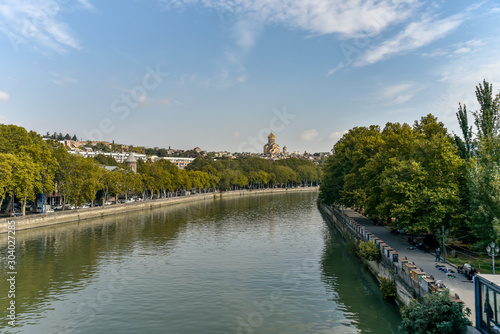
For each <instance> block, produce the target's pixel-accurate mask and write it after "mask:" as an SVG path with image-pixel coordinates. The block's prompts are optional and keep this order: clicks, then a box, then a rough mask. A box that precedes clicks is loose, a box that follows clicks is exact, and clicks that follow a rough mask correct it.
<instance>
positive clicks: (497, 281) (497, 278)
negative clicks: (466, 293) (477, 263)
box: [474, 274, 500, 334]
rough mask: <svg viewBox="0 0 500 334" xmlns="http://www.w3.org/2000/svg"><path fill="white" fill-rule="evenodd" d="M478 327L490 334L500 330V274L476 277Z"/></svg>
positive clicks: (480, 330) (479, 329) (482, 331)
mask: <svg viewBox="0 0 500 334" xmlns="http://www.w3.org/2000/svg"><path fill="white" fill-rule="evenodd" d="M474 290H475V299H476V301H475V304H476V305H475V306H476V328H477V330H478V331H479V332H481V333H485V334H489V333H498V331H500V309H499V306H500V305H499V304H500V275H488V274H487V275H485V274H480V275H479V274H478V275H476V276H475V277H474Z"/></svg>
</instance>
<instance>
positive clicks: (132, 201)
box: [126, 198, 135, 203]
mask: <svg viewBox="0 0 500 334" xmlns="http://www.w3.org/2000/svg"><path fill="white" fill-rule="evenodd" d="M126 202H127V203H134V202H135V201H134V200H133V199H131V198H129V199H128V200H127V201H126Z"/></svg>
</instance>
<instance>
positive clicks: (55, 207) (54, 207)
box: [52, 204, 63, 210]
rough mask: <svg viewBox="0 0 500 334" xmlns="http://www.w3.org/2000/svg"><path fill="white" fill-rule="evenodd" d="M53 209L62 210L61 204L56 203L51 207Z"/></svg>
mask: <svg viewBox="0 0 500 334" xmlns="http://www.w3.org/2000/svg"><path fill="white" fill-rule="evenodd" d="M52 208H53V209H54V210H62V208H63V206H62V204H57V205H54V206H53V207H52Z"/></svg>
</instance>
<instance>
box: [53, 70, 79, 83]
mask: <svg viewBox="0 0 500 334" xmlns="http://www.w3.org/2000/svg"><path fill="white" fill-rule="evenodd" d="M52 76H53V77H54V78H53V79H52V82H53V83H55V84H56V85H65V84H72V83H77V80H76V79H75V78H72V77H69V76H65V75H61V74H57V73H52Z"/></svg>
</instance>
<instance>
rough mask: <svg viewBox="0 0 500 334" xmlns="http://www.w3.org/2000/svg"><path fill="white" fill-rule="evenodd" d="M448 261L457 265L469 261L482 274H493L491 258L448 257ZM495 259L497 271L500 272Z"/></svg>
mask: <svg viewBox="0 0 500 334" xmlns="http://www.w3.org/2000/svg"><path fill="white" fill-rule="evenodd" d="M446 261H448V262H450V263H453V264H454V265H456V266H463V265H464V263H468V264H470V265H471V267H475V268H476V269H477V271H478V272H479V273H480V274H493V270H492V267H491V258H470V257H467V258H465V257H460V256H458V257H455V258H453V257H446ZM496 262H497V261H496V260H495V273H500V268H499V267H498V266H497V265H496Z"/></svg>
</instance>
